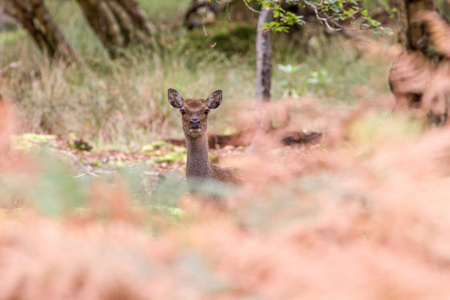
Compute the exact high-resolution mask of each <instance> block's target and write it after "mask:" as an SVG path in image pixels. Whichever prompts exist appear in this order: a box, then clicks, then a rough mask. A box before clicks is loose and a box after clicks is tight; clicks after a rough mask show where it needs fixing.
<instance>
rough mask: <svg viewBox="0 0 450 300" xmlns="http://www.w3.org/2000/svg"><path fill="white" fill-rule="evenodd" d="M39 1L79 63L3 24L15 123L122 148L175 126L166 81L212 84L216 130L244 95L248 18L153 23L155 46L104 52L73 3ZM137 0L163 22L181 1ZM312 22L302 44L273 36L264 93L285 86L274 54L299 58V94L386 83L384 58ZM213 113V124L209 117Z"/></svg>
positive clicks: (328, 95)
mask: <svg viewBox="0 0 450 300" xmlns="http://www.w3.org/2000/svg"><path fill="white" fill-rule="evenodd" d="M157 2H158V1H157ZM186 2H187V1H186ZM49 5H50V7H51V8H52V12H53V15H54V17H55V19H56V21H57V23H58V24H59V25H60V26H61V28H62V30H63V32H64V34H65V36H66V37H67V39H68V40H69V42H70V43H71V45H73V47H74V49H75V51H76V52H77V53H78V54H79V56H80V58H81V63H78V64H75V65H72V66H70V67H64V66H62V65H60V64H58V63H53V64H51V63H49V62H48V61H47V60H46V59H45V58H44V57H43V56H42V54H41V53H39V51H38V50H37V49H36V47H35V46H34V45H33V44H32V41H31V39H29V38H28V37H27V36H26V35H24V34H23V32H22V31H19V32H18V33H17V34H16V35H15V38H11V36H10V35H11V33H7V34H8V35H9V37H8V38H3V39H1V43H0V48H1V51H2V57H1V58H0V65H1V66H6V65H8V64H10V63H12V62H20V66H19V67H18V68H16V69H13V70H11V71H9V72H8V73H7V74H6V75H4V76H7V77H6V79H7V80H6V81H4V82H3V84H2V91H3V94H6V95H9V96H10V97H11V98H12V99H13V100H15V103H16V105H17V107H18V113H19V115H20V119H21V121H22V123H23V127H22V128H23V131H24V132H36V133H51V134H59V135H64V136H67V135H68V134H69V133H70V132H77V133H78V134H80V135H81V136H83V137H84V138H87V139H88V140H90V141H92V142H93V143H94V144H96V145H97V146H100V147H101V146H102V145H105V144H110V143H115V144H122V145H127V147H129V148H132V147H135V146H142V145H144V144H146V143H148V142H151V141H155V140H158V139H161V138H163V137H179V136H181V132H180V131H178V130H175V128H177V125H178V123H177V119H176V117H175V116H174V114H173V113H172V112H171V111H170V109H169V105H168V103H167V99H166V97H167V95H166V93H167V89H168V88H176V89H177V90H179V91H181V92H182V94H183V95H186V97H206V96H207V95H208V94H209V93H210V92H211V91H212V90H215V89H222V90H223V92H224V105H223V107H221V112H220V116H219V114H217V115H216V116H213V117H212V122H211V124H212V130H213V131H215V132H218V133H220V132H223V131H224V130H225V129H226V128H228V127H232V122H231V118H229V117H228V116H229V115H230V114H233V111H235V110H236V109H238V107H239V105H240V103H243V102H250V101H252V98H253V96H254V85H255V82H254V78H255V58H254V55H255V54H254V46H253V41H254V34H255V32H256V31H255V29H252V26H251V25H241V24H237V23H236V24H234V23H233V22H232V21H230V20H228V18H227V17H224V19H220V20H219V21H218V23H217V24H216V25H214V26H208V27H207V28H206V32H207V35H206V36H205V34H204V32H203V30H202V29H197V30H194V31H192V32H187V31H186V29H184V28H183V27H173V26H176V25H170V23H169V25H167V26H168V27H167V28H165V29H160V30H159V32H158V33H157V41H158V43H159V44H160V47H159V49H158V50H157V51H156V50H151V49H150V50H149V49H130V50H127V51H125V52H123V53H122V55H121V57H120V58H119V59H116V60H114V61H111V60H110V59H109V58H108V57H107V53H106V51H105V50H104V49H103V48H102V46H101V44H100V42H99V41H98V39H97V38H96V37H95V35H94V34H93V33H92V31H91V30H90V28H89V27H88V25H87V23H86V22H85V20H84V19H83V17H82V16H81V12H80V10H79V8H78V7H77V5H76V3H74V2H72V1H67V2H66V1H64V2H50V3H49ZM143 6H144V8H146V9H147V11H148V12H149V15H150V16H151V18H153V19H154V22H155V24H158V22H159V21H160V19H158V17H157V15H158V13H157V12H158V11H170V12H171V14H170V18H169V17H168V19H165V20H166V21H168V22H170V20H177V19H180V18H181V15H182V13H183V9H182V8H183V7H185V4H182V5H181V4H178V2H176V3H175V2H172V1H169V2H166V1H165V2H164V4H162V3H159V2H158V4H156V2H155V3H153V2H152V3H150V2H149V3H147V2H145V3H144V2H143ZM159 6H161V7H160V8H158V7H159ZM163 16H164V14H161V15H160V16H159V18H162V17H163ZM176 24H177V23H176ZM178 25H180V24H178ZM171 26H172V27H171ZM227 32H229V33H230V35H227ZM319 32H320V30H319V31H318V30H316V29H314V28H312V29H311V33H304V35H303V37H302V39H305V40H308V41H311V37H313V39H312V42H310V43H309V44H310V47H309V48H307V47H306V46H305V45H306V43H305V42H304V41H302V40H301V39H299V38H295V37H294V38H293V39H292V40H290V41H289V39H288V38H287V37H284V36H275V37H274V76H273V83H272V86H273V91H272V97H273V99H275V100H276V99H280V98H282V97H283V95H285V94H286V93H285V92H286V88H285V85H284V84H283V82H284V81H285V79H286V74H284V73H283V72H280V71H279V69H277V67H276V66H277V65H278V64H282V65H287V64H291V65H299V66H300V67H301V68H300V71H299V72H297V73H296V74H295V86H296V90H297V92H298V94H299V95H305V94H313V95H317V96H319V97H320V98H322V99H323V100H324V101H328V102H329V103H331V104H336V103H338V104H339V105H342V104H344V105H352V103H353V102H354V101H355V99H356V98H357V97H356V96H355V89H356V90H357V91H359V92H361V90H362V91H363V92H362V93H364V94H366V96H367V97H370V96H373V95H375V94H380V93H383V92H385V91H387V83H386V81H383V80H380V79H379V78H386V74H387V71H388V67H389V66H388V64H385V63H383V64H380V63H379V61H378V60H373V59H368V58H367V57H365V56H364V54H363V53H360V52H359V51H358V50H355V49H354V48H353V47H352V46H351V44H350V42H349V41H346V40H344V39H343V38H341V37H339V36H334V37H331V38H325V37H322V35H320V34H318V33H319ZM230 37H231V40H230ZM230 43H231V44H230ZM236 43H237V44H240V45H241V46H240V49H241V50H239V49H238V50H239V51H243V52H241V53H234V52H233V51H231V52H230V49H231V50H233V47H234V46H231V48H229V45H228V44H230V45H237V44H236ZM212 45H214V47H211V46H212ZM227 45H228V46H227ZM311 45H312V46H311ZM227 49H228V50H227ZM308 49H309V50H308ZM322 49H333V50H332V51H323V50H322ZM239 51H238V52H239ZM308 51H309V54H308ZM315 73H319V74H326V82H325V81H324V82H320V81H319V82H316V83H311V81H310V78H311V76H313V77H314V74H315ZM361 86H362V87H361ZM357 93H358V92H357ZM358 96H360V95H359V94H358ZM219 117H220V120H221V122H220V125H218V124H219V122H215V118H219Z"/></svg>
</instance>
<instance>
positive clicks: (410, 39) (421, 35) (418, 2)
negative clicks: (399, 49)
mask: <svg viewBox="0 0 450 300" xmlns="http://www.w3.org/2000/svg"><path fill="white" fill-rule="evenodd" d="M435 9H436V6H435V4H434V0H403V1H400V9H399V12H400V20H401V31H400V32H399V42H400V44H402V46H403V47H405V49H407V50H410V51H421V52H422V53H424V54H425V53H426V52H427V47H428V38H427V32H426V31H425V30H424V26H423V25H422V24H421V23H419V22H416V21H417V16H418V13H420V12H421V11H434V10H435Z"/></svg>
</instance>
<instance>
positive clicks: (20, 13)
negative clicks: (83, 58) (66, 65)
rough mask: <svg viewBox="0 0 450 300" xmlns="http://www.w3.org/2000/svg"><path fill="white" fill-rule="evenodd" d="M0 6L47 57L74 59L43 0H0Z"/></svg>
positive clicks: (65, 59) (67, 60)
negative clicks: (26, 32) (20, 25)
mask: <svg viewBox="0 0 450 300" xmlns="http://www.w3.org/2000/svg"><path fill="white" fill-rule="evenodd" d="M0 8H1V9H2V10H3V11H5V13H7V14H8V15H10V16H11V17H13V18H15V19H16V20H17V21H18V22H20V23H21V24H22V26H23V27H24V28H25V29H26V30H27V31H28V34H29V35H30V36H31V38H32V39H33V41H34V42H35V44H36V45H37V46H38V48H39V49H40V50H41V51H42V52H43V53H45V54H46V55H47V56H48V57H49V58H51V59H54V58H60V59H62V60H63V61H65V62H70V61H72V60H73V59H74V56H75V55H74V52H73V50H72V47H71V46H70V45H69V43H68V42H67V41H66V39H65V38H64V36H63V34H62V32H61V30H59V28H58V26H57V25H56V23H55V22H54V21H53V18H52V16H51V14H50V12H49V11H48V9H47V7H46V6H45V4H44V0H0Z"/></svg>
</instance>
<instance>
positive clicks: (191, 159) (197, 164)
mask: <svg viewBox="0 0 450 300" xmlns="http://www.w3.org/2000/svg"><path fill="white" fill-rule="evenodd" d="M186 144H187V162H186V177H187V178H192V177H194V178H195V177H196V178H211V164H210V161H209V155H208V139H207V135H206V134H204V135H201V136H198V137H195V138H194V137H189V136H186Z"/></svg>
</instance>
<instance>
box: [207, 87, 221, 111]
mask: <svg viewBox="0 0 450 300" xmlns="http://www.w3.org/2000/svg"><path fill="white" fill-rule="evenodd" d="M220 103H222V91H221V90H217V91H214V92H212V93H211V95H209V97H208V99H206V105H208V107H209V108H210V109H216V108H218V107H219V106H220Z"/></svg>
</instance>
